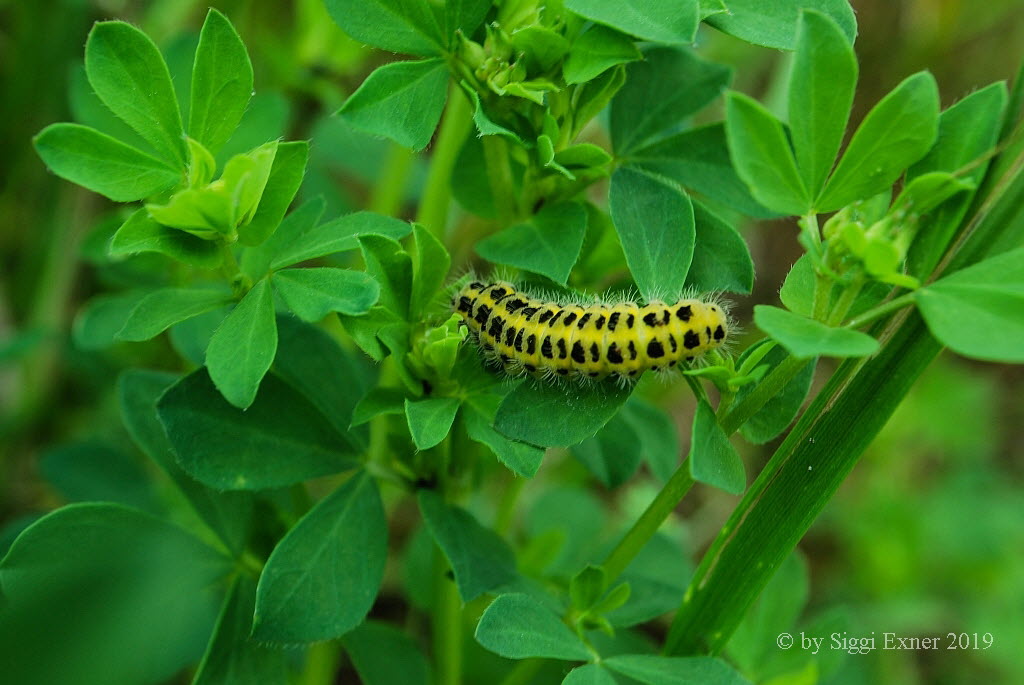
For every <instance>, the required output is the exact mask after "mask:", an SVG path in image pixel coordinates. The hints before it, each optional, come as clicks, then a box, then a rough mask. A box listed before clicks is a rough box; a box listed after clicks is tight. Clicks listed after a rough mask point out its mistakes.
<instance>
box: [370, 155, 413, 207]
mask: <svg viewBox="0 0 1024 685" xmlns="http://www.w3.org/2000/svg"><path fill="white" fill-rule="evenodd" d="M414 159H415V155H413V152H412V150H409V149H407V148H404V147H402V146H401V145H399V144H398V143H391V145H390V148H389V149H388V156H387V158H386V159H385V160H384V170H383V172H382V173H381V177H380V178H379V179H377V183H376V185H374V187H373V193H372V194H371V195H370V202H369V209H370V211H371V212H377V213H378V214H384V215H386V216H397V215H398V213H399V211H400V210H401V209H402V201H403V200H404V199H405V188H406V185H407V184H408V181H409V172H410V171H412V163H413V160H414Z"/></svg>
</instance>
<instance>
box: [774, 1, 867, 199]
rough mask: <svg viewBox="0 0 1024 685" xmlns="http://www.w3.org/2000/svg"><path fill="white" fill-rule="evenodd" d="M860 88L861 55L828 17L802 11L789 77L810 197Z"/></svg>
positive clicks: (793, 124)
mask: <svg viewBox="0 0 1024 685" xmlns="http://www.w3.org/2000/svg"><path fill="white" fill-rule="evenodd" d="M856 87H857V56H856V55H855V54H854V53H853V48H852V47H851V46H850V43H849V42H848V41H847V38H846V35H845V34H844V33H843V31H842V29H841V28H840V27H839V25H838V24H837V23H836V22H835V21H833V20H832V19H831V18H829V17H828V16H826V15H824V14H821V13H820V12H814V11H802V12H801V13H800V24H799V29H798V31H797V42H796V55H795V56H794V59H793V71H792V72H791V75H790V79H789V127H790V133H791V134H792V139H793V148H794V150H795V151H796V161H797V166H798V167H799V168H800V175H801V177H802V178H803V180H804V186H805V187H806V188H807V190H808V192H809V194H810V195H811V197H817V195H818V192H819V191H820V190H821V187H822V186H823V185H824V184H825V179H826V178H827V177H828V172H829V171H831V170H832V164H833V163H834V162H835V159H836V154H837V153H838V152H839V146H840V144H841V143H842V142H843V133H844V132H845V131H846V122H847V120H848V119H849V118H850V107H851V106H852V105H853V92H854V90H855V88H856Z"/></svg>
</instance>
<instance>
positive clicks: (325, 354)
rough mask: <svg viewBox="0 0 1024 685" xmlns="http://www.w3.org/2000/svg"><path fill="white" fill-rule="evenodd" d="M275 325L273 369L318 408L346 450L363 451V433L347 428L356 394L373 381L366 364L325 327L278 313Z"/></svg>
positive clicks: (364, 444) (364, 440)
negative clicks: (347, 447) (275, 351)
mask: <svg viewBox="0 0 1024 685" xmlns="http://www.w3.org/2000/svg"><path fill="white" fill-rule="evenodd" d="M277 329H278V343H277V356H276V357H275V358H274V366H273V373H274V374H275V375H276V376H278V377H279V378H281V379H282V380H284V381H285V382H286V383H288V385H290V386H291V387H292V388H294V389H295V390H298V391H299V392H300V393H301V394H302V395H303V396H304V397H305V398H306V400H308V401H309V402H310V403H311V404H312V405H313V406H315V407H316V408H317V409H319V410H320V413H321V414H323V415H324V417H326V418H327V420H328V421H329V422H330V423H331V425H332V426H334V430H335V431H336V432H337V433H338V434H339V435H341V436H342V438H344V439H345V441H346V442H347V443H348V445H349V449H350V450H351V451H352V453H358V452H362V451H363V450H365V449H366V446H367V444H368V441H369V436H368V435H367V434H366V432H365V431H362V430H351V429H350V426H351V425H352V415H353V412H354V411H355V406H356V403H357V401H358V398H359V397H361V396H362V395H363V394H364V393H365V392H366V389H367V388H368V387H369V386H370V385H371V383H372V382H373V380H374V378H373V374H372V371H371V370H370V368H369V365H368V364H367V363H366V362H365V361H364V360H363V358H362V357H361V356H359V355H358V353H357V352H355V350H351V351H350V350H349V349H347V348H344V347H342V346H341V345H339V344H338V341H337V340H336V339H335V338H334V337H333V336H332V335H331V334H330V333H328V332H327V331H325V330H323V329H321V328H318V327H317V326H312V325H310V324H306V323H302V322H301V321H299V320H298V319H296V318H295V317H292V316H280V317H278V319H277Z"/></svg>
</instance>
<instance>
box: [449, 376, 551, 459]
mask: <svg viewBox="0 0 1024 685" xmlns="http://www.w3.org/2000/svg"><path fill="white" fill-rule="evenodd" d="M485 397H488V398H493V400H494V401H493V402H486V403H485V402H482V401H480V400H479V398H473V399H470V401H469V403H468V404H467V405H466V412H465V418H466V432H467V433H468V434H469V437H470V438H471V439H472V440H475V441H476V442H479V443H480V444H482V445H486V446H487V447H488V448H490V450H491V452H493V453H494V455H495V456H496V457H498V460H499V461H501V463H502V464H504V465H505V466H507V467H508V468H509V469H511V470H512V471H513V472H514V473H516V474H518V475H520V476H523V477H524V478H533V477H534V476H535V475H537V470H538V469H540V464H541V461H542V460H543V459H544V450H543V449H541V448H539V447H534V446H533V445H529V444H527V443H525V442H519V441H518V440H510V439H508V438H506V437H505V436H504V435H502V434H501V433H499V432H498V431H496V430H495V429H494V417H495V415H496V414H497V411H498V405H499V403H500V402H501V397H500V396H498V395H487V396H485ZM484 404H486V405H493V406H481V405H484Z"/></svg>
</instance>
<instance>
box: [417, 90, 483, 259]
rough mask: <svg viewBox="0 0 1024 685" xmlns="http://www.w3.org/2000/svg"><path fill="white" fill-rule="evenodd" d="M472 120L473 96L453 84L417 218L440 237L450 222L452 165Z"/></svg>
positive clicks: (433, 151) (442, 237) (432, 155)
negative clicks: (470, 98) (470, 99)
mask: <svg viewBox="0 0 1024 685" xmlns="http://www.w3.org/2000/svg"><path fill="white" fill-rule="evenodd" d="M471 123H472V119H471V112H470V111H469V99H468V98H467V97H466V95H465V93H463V92H462V89H461V88H459V87H458V86H457V85H452V87H451V88H450V90H449V93H448V106H447V108H446V109H445V113H444V119H442V121H441V130H440V132H439V133H438V134H437V140H436V142H435V143H434V148H433V150H432V154H431V158H430V171H429V172H428V173H427V183H426V186H425V187H424V188H423V198H422V200H420V206H419V211H417V212H416V221H417V222H418V223H420V224H422V225H423V226H425V227H426V228H427V230H429V231H430V232H431V233H433V234H434V235H435V236H437V237H438V238H440V239H442V240H443V239H444V232H445V229H446V228H447V225H448V207H449V205H450V204H451V200H452V169H453V168H454V167H455V160H456V159H457V158H458V156H459V150H461V149H462V143H463V141H465V139H466V135H467V134H468V133H469V129H470V124H471Z"/></svg>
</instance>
